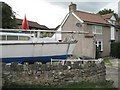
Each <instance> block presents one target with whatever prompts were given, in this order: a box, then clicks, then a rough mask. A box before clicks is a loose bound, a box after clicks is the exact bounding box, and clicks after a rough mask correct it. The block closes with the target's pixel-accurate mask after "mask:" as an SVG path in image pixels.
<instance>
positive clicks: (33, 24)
mask: <svg viewBox="0 0 120 90" xmlns="http://www.w3.org/2000/svg"><path fill="white" fill-rule="evenodd" d="M16 22H17V25H18V28H21V26H22V22H23V20H22V19H16ZM28 25H29V29H40V30H48V29H49V28H48V27H46V26H45V25H40V24H38V23H37V22H34V21H28Z"/></svg>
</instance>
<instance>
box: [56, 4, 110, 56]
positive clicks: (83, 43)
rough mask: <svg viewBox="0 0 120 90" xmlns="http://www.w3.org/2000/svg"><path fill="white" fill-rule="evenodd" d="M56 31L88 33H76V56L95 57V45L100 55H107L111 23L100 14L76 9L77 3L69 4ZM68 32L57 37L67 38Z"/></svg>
mask: <svg viewBox="0 0 120 90" xmlns="http://www.w3.org/2000/svg"><path fill="white" fill-rule="evenodd" d="M58 31H84V32H88V34H76V35H74V36H73V37H74V38H75V39H76V40H77V41H78V42H77V44H76V47H75V49H74V51H73V55H74V56H76V57H81V56H88V57H92V58H95V56H96V49H97V48H96V47H99V49H100V52H101V56H109V54H110V45H111V24H110V23H109V22H108V21H107V20H105V19H104V18H103V17H102V16H101V15H99V14H94V13H88V12H83V11H79V10H77V5H76V4H73V3H71V4H70V5H69V13H68V14H67V15H66V17H65V18H64V20H63V22H62V23H61V25H60V27H59V29H58ZM69 36H70V34H63V35H62V36H60V35H58V36H57V37H59V39H62V40H68V39H69Z"/></svg>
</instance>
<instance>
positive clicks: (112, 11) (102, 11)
mask: <svg viewBox="0 0 120 90" xmlns="http://www.w3.org/2000/svg"><path fill="white" fill-rule="evenodd" d="M109 13H114V10H112V9H104V10H101V11H99V12H98V13H97V14H100V15H104V14H109Z"/></svg>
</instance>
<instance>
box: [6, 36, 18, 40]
mask: <svg viewBox="0 0 120 90" xmlns="http://www.w3.org/2000/svg"><path fill="white" fill-rule="evenodd" d="M7 40H18V36H7Z"/></svg>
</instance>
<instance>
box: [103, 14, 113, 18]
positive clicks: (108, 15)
mask: <svg viewBox="0 0 120 90" xmlns="http://www.w3.org/2000/svg"><path fill="white" fill-rule="evenodd" d="M101 16H102V17H103V18H104V19H110V18H111V17H112V16H113V13H109V14H105V15H101Z"/></svg>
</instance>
